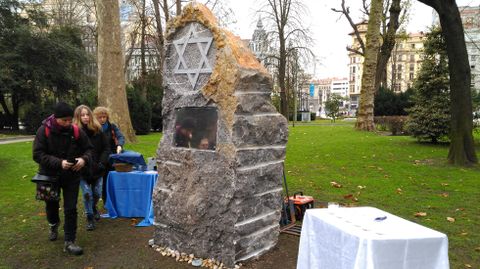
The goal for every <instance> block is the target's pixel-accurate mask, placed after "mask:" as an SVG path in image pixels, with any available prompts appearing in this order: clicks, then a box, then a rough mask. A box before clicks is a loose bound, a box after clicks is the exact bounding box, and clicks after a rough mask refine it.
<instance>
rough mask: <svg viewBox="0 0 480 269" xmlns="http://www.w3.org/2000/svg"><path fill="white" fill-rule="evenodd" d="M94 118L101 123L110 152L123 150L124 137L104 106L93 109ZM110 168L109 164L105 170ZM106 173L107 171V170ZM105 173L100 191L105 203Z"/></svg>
mask: <svg viewBox="0 0 480 269" xmlns="http://www.w3.org/2000/svg"><path fill="white" fill-rule="evenodd" d="M93 114H94V115H95V118H97V120H98V122H99V123H100V124H101V125H102V131H103V133H104V134H105V135H106V136H107V141H108V142H109V143H110V144H109V145H110V153H112V154H115V153H117V154H118V153H121V152H122V151H123V145H124V144H125V137H124V136H123V134H122V132H121V131H120V129H118V127H117V125H115V124H114V123H111V122H110V120H109V118H110V111H109V110H108V108H106V107H104V106H99V107H96V108H95V109H94V110H93ZM109 170H112V167H111V166H110V165H109V166H108V167H107V171H109ZM107 173H108V172H107ZM106 184H107V175H106V174H105V175H104V176H103V191H102V200H103V202H104V203H105V202H106V201H107V188H106V187H107V186H106Z"/></svg>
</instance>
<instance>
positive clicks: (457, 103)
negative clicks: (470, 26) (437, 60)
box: [419, 0, 478, 165]
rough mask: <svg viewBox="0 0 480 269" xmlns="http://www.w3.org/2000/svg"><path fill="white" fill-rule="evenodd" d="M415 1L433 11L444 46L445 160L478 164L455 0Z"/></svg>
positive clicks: (468, 77) (467, 66) (468, 76)
mask: <svg viewBox="0 0 480 269" xmlns="http://www.w3.org/2000/svg"><path fill="white" fill-rule="evenodd" d="M419 1H420V2H422V3H424V4H426V5H428V6H430V7H432V8H433V9H435V10H436V11H437V13H438V15H439V18H440V25H441V27H442V33H443V36H444V38H445V42H446V45H447V55H448V70H449V73H450V99H451V105H450V113H451V117H452V118H451V131H450V140H451V142H450V149H449V152H448V161H449V162H450V163H452V164H456V165H470V164H475V163H478V159H477V155H476V153H475V145H474V142H473V141H474V140H473V135H472V130H473V115H472V97H471V89H470V82H471V73H470V72H471V71H470V64H469V62H468V54H467V47H466V45H465V36H464V32H463V25H462V20H461V17H460V12H459V10H458V6H457V3H456V2H455V0H419Z"/></svg>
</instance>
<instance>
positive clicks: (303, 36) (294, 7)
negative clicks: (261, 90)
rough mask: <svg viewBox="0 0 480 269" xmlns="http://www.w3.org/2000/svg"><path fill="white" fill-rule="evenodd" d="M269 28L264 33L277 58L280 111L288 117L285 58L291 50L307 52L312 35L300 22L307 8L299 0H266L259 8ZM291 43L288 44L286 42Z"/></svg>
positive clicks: (308, 51)
mask: <svg viewBox="0 0 480 269" xmlns="http://www.w3.org/2000/svg"><path fill="white" fill-rule="evenodd" d="M259 12H260V13H262V14H264V19H265V21H266V23H267V27H269V28H270V31H269V32H268V33H267V35H268V38H269V41H270V44H273V45H275V46H276V48H275V49H276V53H275V55H270V57H273V58H275V59H276V61H277V62H278V65H277V68H278V77H277V78H278V86H279V88H280V113H282V115H284V116H285V117H286V118H287V119H288V114H289V112H288V110H289V109H288V99H287V96H288V89H287V83H286V81H287V79H286V73H287V69H286V67H287V58H288V57H289V55H290V54H291V53H293V52H294V51H298V52H299V53H303V54H304V55H308V54H309V53H311V51H310V50H309V49H308V47H309V46H311V43H312V39H311V38H310V36H309V33H308V29H307V28H305V27H304V26H303V25H304V23H303V18H304V16H305V14H306V13H307V10H306V8H305V6H304V4H303V3H302V1H301V0H266V3H265V4H264V6H263V7H262V8H261V10H260V11H259ZM290 43H291V44H292V46H289V47H287V44H290Z"/></svg>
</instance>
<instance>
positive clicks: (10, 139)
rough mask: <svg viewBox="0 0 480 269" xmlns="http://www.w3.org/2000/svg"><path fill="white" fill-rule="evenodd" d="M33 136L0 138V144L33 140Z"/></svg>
mask: <svg viewBox="0 0 480 269" xmlns="http://www.w3.org/2000/svg"><path fill="white" fill-rule="evenodd" d="M33 138H34V136H33V135H32V136H19V137H11V138H3V139H0V145H3V144H11V143H19V142H29V141H33Z"/></svg>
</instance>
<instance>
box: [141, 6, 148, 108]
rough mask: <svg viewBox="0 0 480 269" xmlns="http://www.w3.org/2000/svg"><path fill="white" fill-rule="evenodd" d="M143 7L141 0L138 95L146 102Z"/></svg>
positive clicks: (144, 13)
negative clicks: (139, 87) (139, 89)
mask: <svg viewBox="0 0 480 269" xmlns="http://www.w3.org/2000/svg"><path fill="white" fill-rule="evenodd" d="M145 5H146V0H142V11H141V12H142V15H141V18H140V21H141V27H142V29H141V36H140V62H141V68H142V70H141V73H140V85H141V92H140V95H141V97H142V98H143V99H144V100H146V99H147V83H146V79H147V60H146V59H145V54H146V53H145V50H146V44H145V36H146V35H147V33H146V28H147V18H146V10H145Z"/></svg>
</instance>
